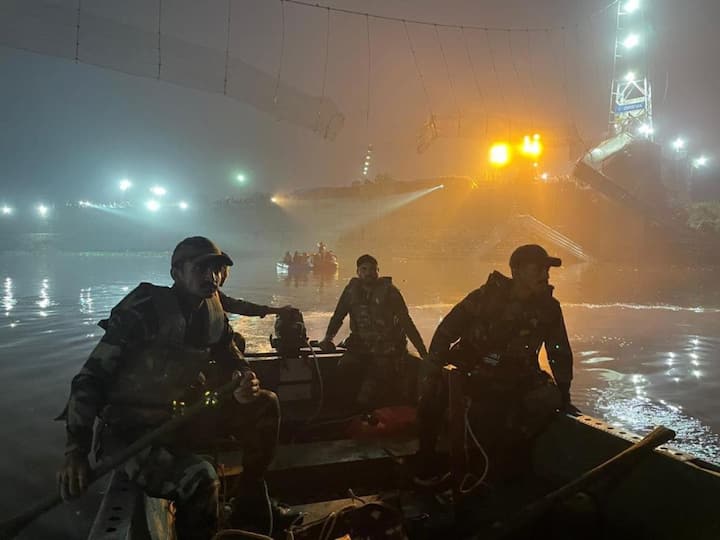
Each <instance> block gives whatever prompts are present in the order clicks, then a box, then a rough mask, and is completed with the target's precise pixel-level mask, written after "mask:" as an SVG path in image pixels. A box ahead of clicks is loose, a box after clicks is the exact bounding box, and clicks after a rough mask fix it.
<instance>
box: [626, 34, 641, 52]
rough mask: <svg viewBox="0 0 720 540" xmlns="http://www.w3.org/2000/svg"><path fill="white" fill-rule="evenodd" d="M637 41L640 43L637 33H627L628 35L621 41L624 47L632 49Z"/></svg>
mask: <svg viewBox="0 0 720 540" xmlns="http://www.w3.org/2000/svg"><path fill="white" fill-rule="evenodd" d="M638 43H640V38H639V37H638V35H637V34H630V35H629V36H628V37H626V38H625V39H624V40H623V42H622V44H623V47H625V48H626V49H632V48H633V47H635V46H636V45H637V44H638Z"/></svg>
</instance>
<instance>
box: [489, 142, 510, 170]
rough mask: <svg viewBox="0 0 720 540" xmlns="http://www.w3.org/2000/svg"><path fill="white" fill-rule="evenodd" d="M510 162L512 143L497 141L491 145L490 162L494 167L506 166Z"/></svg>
mask: <svg viewBox="0 0 720 540" xmlns="http://www.w3.org/2000/svg"><path fill="white" fill-rule="evenodd" d="M509 162H510V145H509V144H507V143H495V144H493V145H492V146H491V147H490V164H491V165H492V166H493V167H504V166H505V165H507V164H508V163H509Z"/></svg>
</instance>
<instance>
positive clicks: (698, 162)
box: [693, 156, 708, 169]
mask: <svg viewBox="0 0 720 540" xmlns="http://www.w3.org/2000/svg"><path fill="white" fill-rule="evenodd" d="M707 162H708V158H707V157H706V156H700V157H699V158H696V159H694V160H693V167H695V168H696V169H699V168H700V167H704V166H705V165H707Z"/></svg>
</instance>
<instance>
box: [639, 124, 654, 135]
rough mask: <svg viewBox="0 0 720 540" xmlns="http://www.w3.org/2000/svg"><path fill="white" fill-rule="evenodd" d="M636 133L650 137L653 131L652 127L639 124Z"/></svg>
mask: <svg viewBox="0 0 720 540" xmlns="http://www.w3.org/2000/svg"><path fill="white" fill-rule="evenodd" d="M638 131H639V132H640V134H641V135H646V136H647V135H652V134H653V133H655V130H654V129H653V128H652V126H649V125H648V124H641V125H640V127H639V128H638Z"/></svg>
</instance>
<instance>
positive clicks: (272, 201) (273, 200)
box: [270, 196, 280, 204]
mask: <svg viewBox="0 0 720 540" xmlns="http://www.w3.org/2000/svg"><path fill="white" fill-rule="evenodd" d="M279 200H280V199H278V198H277V197H275V196H273V197H270V202H271V203H273V204H277V203H278V201H279Z"/></svg>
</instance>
